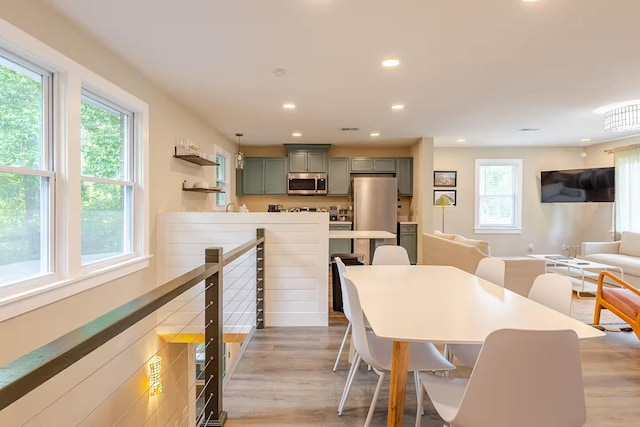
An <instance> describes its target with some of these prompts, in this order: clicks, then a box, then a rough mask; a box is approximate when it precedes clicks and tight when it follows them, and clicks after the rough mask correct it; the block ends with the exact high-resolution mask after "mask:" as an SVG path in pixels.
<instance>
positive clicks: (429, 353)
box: [341, 277, 455, 427]
mask: <svg viewBox="0 0 640 427" xmlns="http://www.w3.org/2000/svg"><path fill="white" fill-rule="evenodd" d="M344 285H345V290H346V294H347V299H346V301H347V303H348V304H350V306H351V323H352V331H353V332H352V333H353V343H354V346H355V348H356V352H357V354H358V356H357V357H356V360H354V364H353V366H354V370H353V371H354V372H353V374H352V375H351V378H347V386H348V387H347V388H346V390H345V391H346V393H347V394H348V392H349V388H350V387H351V382H352V381H353V376H354V374H355V371H356V370H357V369H358V365H359V364H360V361H364V362H365V363H367V364H369V365H371V367H372V368H373V370H374V372H375V373H376V374H378V375H379V378H378V383H377V385H376V389H375V392H374V393H373V399H372V401H371V405H370V406H369V412H368V413H367V419H366V421H365V424H364V425H365V427H366V426H369V425H371V420H372V418H373V413H374V411H375V407H376V401H377V400H378V396H379V395H380V390H381V389H382V383H383V382H384V378H385V373H386V372H389V371H390V370H391V356H392V349H393V341H392V340H389V339H384V338H380V337H378V336H376V335H375V334H374V333H373V332H372V331H368V330H367V329H366V327H365V321H364V313H363V312H362V307H361V305H360V299H359V297H358V290H357V289H356V287H355V285H354V284H353V282H351V280H349V279H348V278H346V277H344ZM451 369H455V366H454V365H452V364H451V363H449V362H448V361H447V360H446V359H445V358H444V357H443V356H442V355H441V354H440V352H439V351H438V349H437V348H436V347H435V346H434V345H433V344H431V343H427V342H422V343H421V342H412V343H410V345H409V364H408V371H414V372H415V371H448V370H451ZM343 399H346V395H345V393H343ZM341 404H343V402H342V400H341Z"/></svg>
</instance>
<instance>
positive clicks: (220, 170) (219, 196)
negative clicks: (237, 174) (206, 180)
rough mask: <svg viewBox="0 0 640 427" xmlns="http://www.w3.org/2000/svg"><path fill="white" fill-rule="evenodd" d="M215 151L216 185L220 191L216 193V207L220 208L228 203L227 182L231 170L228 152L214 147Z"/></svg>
mask: <svg viewBox="0 0 640 427" xmlns="http://www.w3.org/2000/svg"><path fill="white" fill-rule="evenodd" d="M215 153H216V163H217V164H218V166H216V187H218V188H220V189H221V192H220V193H216V208H217V209H219V210H222V209H224V208H225V207H226V205H227V203H229V199H230V198H229V183H230V181H231V171H230V168H229V158H230V156H229V153H227V152H226V151H224V150H223V149H221V148H220V147H217V146H216V147H215Z"/></svg>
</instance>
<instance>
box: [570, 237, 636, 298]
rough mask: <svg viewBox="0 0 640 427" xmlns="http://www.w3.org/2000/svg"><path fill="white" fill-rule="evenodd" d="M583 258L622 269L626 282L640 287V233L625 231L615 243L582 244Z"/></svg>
mask: <svg viewBox="0 0 640 427" xmlns="http://www.w3.org/2000/svg"><path fill="white" fill-rule="evenodd" d="M581 258H584V259H586V260H587V261H593V262H600V263H603V264H609V265H614V266H616V267H620V268H622V271H623V272H624V281H625V282H627V283H629V284H631V285H633V286H635V287H636V288H638V287H640V233H633V232H631V231H623V232H622V237H621V238H620V240H616V241H615V242H582V255H581ZM612 273H614V274H616V272H615V271H613V272H612Z"/></svg>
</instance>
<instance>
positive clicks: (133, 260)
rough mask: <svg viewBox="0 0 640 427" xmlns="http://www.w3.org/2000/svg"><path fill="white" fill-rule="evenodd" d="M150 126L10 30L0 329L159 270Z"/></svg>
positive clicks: (5, 69) (134, 104)
mask: <svg viewBox="0 0 640 427" xmlns="http://www.w3.org/2000/svg"><path fill="white" fill-rule="evenodd" d="M26 46H28V48H27V47H26ZM148 116H149V107H148V105H147V104H146V103H144V102H142V101H141V100H139V99H138V98H136V97H134V96H133V95H131V94H129V93H127V92H126V91H124V90H122V89H121V88H119V87H117V86H115V85H113V84H112V83H110V82H108V81H107V80H105V79H103V78H102V77H100V76H98V75H97V74H95V73H94V72H92V71H90V70H87V69H86V68H84V67H82V66H81V65H80V64H78V63H76V62H74V61H72V60H71V59H69V58H67V57H65V56H64V55H62V54H60V53H59V52H57V51H55V50H54V49H51V48H50V47H49V46H47V45H45V44H44V43H42V42H40V41H37V40H34V39H33V38H32V37H30V36H29V35H27V34H26V33H24V32H21V31H20V30H18V29H16V28H15V27H12V26H11V25H10V24H8V23H7V22H5V21H3V20H1V19H0V320H2V316H4V313H5V312H4V311H3V309H4V307H5V306H6V305H8V304H12V303H13V302H18V301H19V302H20V304H18V305H19V308H16V309H15V310H14V309H9V310H8V311H7V313H9V312H10V313H13V314H12V315H15V313H19V312H23V311H27V310H30V309H33V308H36V307H38V306H40V305H44V304H48V303H50V302H53V301H56V300H58V299H60V298H64V297H67V296H69V295H70V293H69V292H82V291H83V290H86V289H89V288H91V287H94V286H98V285H100V284H102V283H105V282H107V281H109V280H115V279H117V278H120V277H123V276H125V275H128V274H131V273H133V272H135V271H138V270H141V269H143V268H146V267H148V265H149V260H148V258H149V253H148V252H149V246H148V239H149V231H148V230H149V220H148V218H149V212H148V198H149V197H148V192H147V189H146V188H145V184H146V183H147V182H148V171H147V164H148V150H147V147H148ZM105 273H108V274H105ZM68 284H73V287H72V289H73V290H71V287H66V286H65V285H68ZM35 295H39V297H38V298H37V299H33V301H32V302H31V300H30V299H29V298H27V297H28V296H35Z"/></svg>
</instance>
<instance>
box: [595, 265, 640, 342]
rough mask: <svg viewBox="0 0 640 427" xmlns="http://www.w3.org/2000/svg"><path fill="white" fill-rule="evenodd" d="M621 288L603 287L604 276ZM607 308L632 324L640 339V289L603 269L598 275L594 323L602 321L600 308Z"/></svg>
mask: <svg viewBox="0 0 640 427" xmlns="http://www.w3.org/2000/svg"><path fill="white" fill-rule="evenodd" d="M605 277H606V278H607V279H609V281H610V282H611V283H614V284H617V285H620V286H621V287H620V288H608V287H603V286H602V284H603V282H604V278H605ZM603 308H606V309H608V310H610V311H611V312H612V313H613V314H615V315H616V316H618V317H619V318H621V319H622V320H624V321H625V322H627V323H628V324H629V326H631V329H633V332H635V333H636V336H637V337H638V338H639V339H640V313H639V309H640V290H638V289H636V288H634V287H633V286H631V285H630V284H629V283H627V282H625V281H624V280H622V279H621V278H619V277H618V276H615V275H613V274H611V273H609V272H608V271H603V272H601V273H600V275H599V276H598V289H597V291H596V308H595V312H594V313H593V324H594V325H597V324H599V323H600V310H602V309H603Z"/></svg>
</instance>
